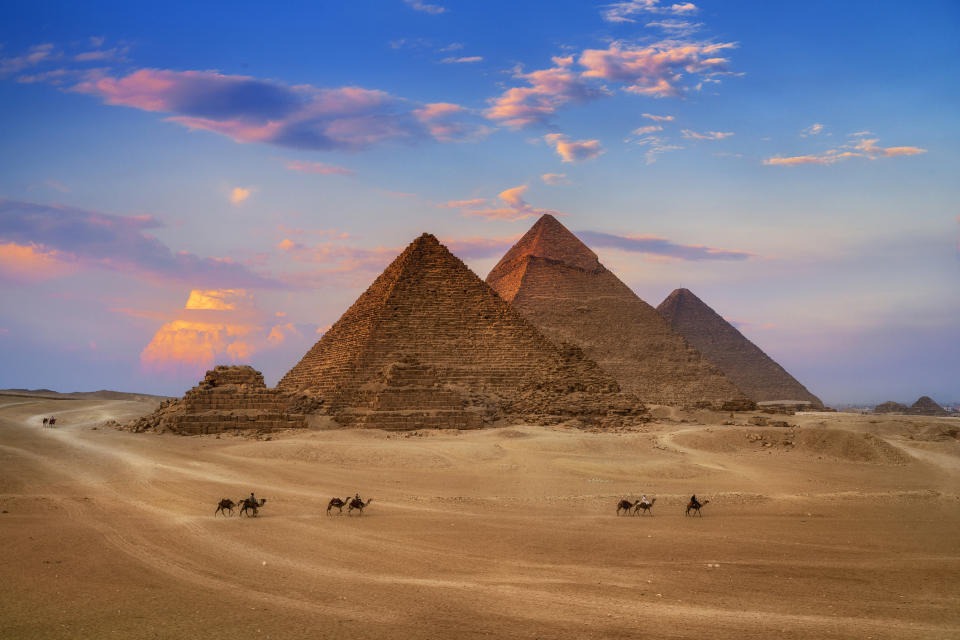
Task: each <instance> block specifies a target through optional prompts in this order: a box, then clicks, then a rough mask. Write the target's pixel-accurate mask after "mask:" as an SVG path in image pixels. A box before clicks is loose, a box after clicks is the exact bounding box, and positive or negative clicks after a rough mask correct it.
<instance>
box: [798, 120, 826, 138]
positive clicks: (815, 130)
mask: <svg viewBox="0 0 960 640" xmlns="http://www.w3.org/2000/svg"><path fill="white" fill-rule="evenodd" d="M822 131H823V125H822V124H820V123H819V122H815V123H814V124H812V125H810V126H809V127H807V128H806V129H804V130H803V131H801V132H800V137H801V138H806V137H807V136H816V135H820V133H821V132H822Z"/></svg>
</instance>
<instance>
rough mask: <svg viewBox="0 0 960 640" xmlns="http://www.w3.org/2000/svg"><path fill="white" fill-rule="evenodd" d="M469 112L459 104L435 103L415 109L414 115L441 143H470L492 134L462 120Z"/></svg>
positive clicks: (484, 128)
mask: <svg viewBox="0 0 960 640" xmlns="http://www.w3.org/2000/svg"><path fill="white" fill-rule="evenodd" d="M467 111H468V110H467V109H465V108H464V107H461V106H460V105H458V104H451V103H449V102H434V103H432V104H427V105H425V106H424V107H422V108H420V109H414V110H413V115H414V116H415V117H416V118H417V120H419V121H420V123H421V124H423V126H425V127H426V128H427V131H429V132H430V135H431V136H433V137H434V139H436V140H439V141H440V142H469V141H474V140H479V139H480V138H482V137H484V136H486V135H487V134H488V133H489V132H490V130H489V129H488V128H487V127H483V126H477V125H473V124H471V123H468V122H466V121H465V120H463V119H462V118H461V116H462V115H463V114H465V113H467Z"/></svg>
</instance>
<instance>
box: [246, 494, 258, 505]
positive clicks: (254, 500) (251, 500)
mask: <svg viewBox="0 0 960 640" xmlns="http://www.w3.org/2000/svg"><path fill="white" fill-rule="evenodd" d="M247 500H248V501H249V502H250V504H252V505H253V506H257V498H256V497H255V496H254V495H253V491H251V492H250V497H249V498H247Z"/></svg>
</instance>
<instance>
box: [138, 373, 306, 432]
mask: <svg viewBox="0 0 960 640" xmlns="http://www.w3.org/2000/svg"><path fill="white" fill-rule="evenodd" d="M305 426H306V421H305V418H304V416H303V415H302V414H298V413H294V412H293V411H292V410H291V408H290V399H289V398H288V397H286V396H285V395H283V394H281V393H279V392H278V391H277V390H276V389H268V388H267V386H266V384H264V381H263V375H262V374H261V373H260V372H259V371H256V370H255V369H253V367H249V366H218V367H216V368H214V369H213V370H211V371H207V375H206V376H205V377H204V379H203V380H201V381H200V383H199V384H198V385H197V386H195V387H194V388H192V389H190V390H189V391H187V393H186V394H184V396H183V397H182V398H178V399H173V400H166V401H164V402H162V403H161V404H160V406H159V408H158V409H157V410H156V411H154V412H153V413H151V414H149V415H146V416H143V417H141V418H138V419H137V420H135V421H134V422H132V423H130V424H128V425H126V427H125V428H127V429H129V430H131V431H172V432H174V433H180V434H185V435H197V434H203V433H221V432H224V431H239V430H253V431H259V432H269V431H276V430H279V429H297V428H303V427H305Z"/></svg>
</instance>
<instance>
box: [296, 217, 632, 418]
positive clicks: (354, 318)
mask: <svg viewBox="0 0 960 640" xmlns="http://www.w3.org/2000/svg"><path fill="white" fill-rule="evenodd" d="M277 388H278V389H279V390H280V391H282V392H285V393H288V394H291V395H293V396H300V398H299V400H296V401H297V402H299V403H301V404H305V405H307V407H308V412H314V413H316V412H319V413H325V414H327V415H331V416H333V417H334V419H335V420H336V421H337V422H339V423H341V424H345V425H350V426H360V427H377V428H383V429H416V428H420V427H452V428H460V429H465V428H466V429H469V428H477V427H482V426H484V425H486V424H489V423H492V422H494V421H496V420H499V419H501V418H519V419H523V420H526V421H532V422H539V423H549V422H559V421H561V420H566V419H571V418H577V419H579V420H580V421H581V422H584V423H587V424H592V425H600V426H608V427H610V426H620V425H623V424H631V423H634V422H639V421H643V420H644V419H645V417H646V408H645V407H644V406H643V404H642V403H641V402H640V401H639V400H638V399H637V397H636V396H634V395H632V394H625V393H621V392H620V387H619V385H618V384H617V382H616V381H615V380H614V379H613V378H612V377H611V376H610V374H608V373H607V372H605V371H604V370H602V369H601V368H600V367H599V366H597V364H596V363H595V362H593V361H591V360H588V359H586V358H585V357H584V356H583V352H582V351H581V350H580V349H579V348H578V347H575V346H572V345H560V346H557V345H555V344H554V343H552V342H550V341H549V340H548V339H547V338H545V337H544V336H543V334H541V333H540V331H538V330H537V329H536V328H535V327H534V326H533V325H531V324H530V323H528V322H527V321H526V320H524V319H523V318H522V317H521V315H520V314H519V313H517V311H516V310H515V309H514V308H513V307H511V306H510V305H509V304H507V303H506V302H505V301H504V300H503V299H502V298H500V296H498V295H497V294H496V292H494V291H493V289H491V288H490V287H489V286H488V285H487V284H486V283H485V282H484V281H483V280H481V279H480V278H479V277H477V275H476V274H474V273H473V272H472V271H470V269H468V268H467V266H466V265H465V264H463V262H461V261H460V260H459V259H457V258H456V257H455V256H453V255H452V254H451V253H450V252H449V251H448V250H447V248H446V247H444V246H443V245H442V244H440V242H439V241H437V239H436V238H435V237H434V236H432V235H430V234H426V233H425V234H423V235H422V236H420V237H419V238H417V239H416V240H414V241H413V242H412V243H411V244H410V245H409V246H408V247H407V248H406V250H404V252H403V253H401V254H400V255H399V256H398V257H397V258H396V259H395V260H394V261H393V263H391V264H390V266H389V267H387V269H386V270H385V271H384V272H383V273H382V274H381V275H380V276H379V277H378V278H377V279H376V280H375V281H374V283H373V284H372V285H370V287H369V288H368V289H367V290H366V291H365V292H364V293H363V295H361V296H360V297H359V298H358V299H357V301H356V302H355V303H354V304H353V306H352V307H350V309H348V310H347V312H346V313H344V314H343V316H342V317H341V318H340V319H339V320H338V321H337V323H336V324H334V325H333V326H332V327H331V328H330V330H329V331H327V332H326V334H324V336H323V338H321V339H320V341H319V342H317V343H316V344H315V345H314V346H313V348H312V349H310V351H308V352H307V354H306V355H305V356H304V357H303V359H302V360H301V361H300V362H299V363H298V364H297V365H296V366H295V367H293V369H291V370H290V371H289V372H288V373H287V374H286V375H285V376H284V377H283V379H282V380H280V383H279V384H278V385H277Z"/></svg>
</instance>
